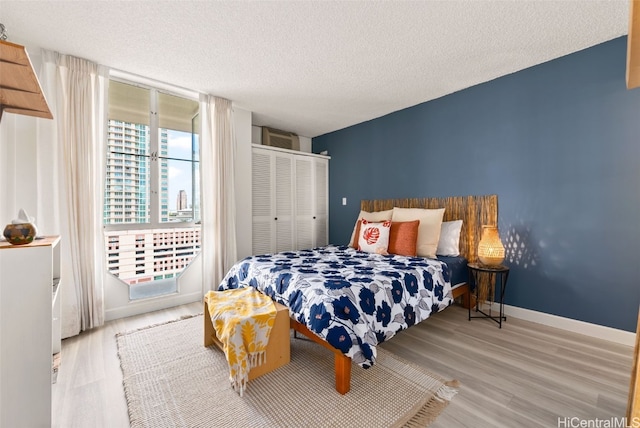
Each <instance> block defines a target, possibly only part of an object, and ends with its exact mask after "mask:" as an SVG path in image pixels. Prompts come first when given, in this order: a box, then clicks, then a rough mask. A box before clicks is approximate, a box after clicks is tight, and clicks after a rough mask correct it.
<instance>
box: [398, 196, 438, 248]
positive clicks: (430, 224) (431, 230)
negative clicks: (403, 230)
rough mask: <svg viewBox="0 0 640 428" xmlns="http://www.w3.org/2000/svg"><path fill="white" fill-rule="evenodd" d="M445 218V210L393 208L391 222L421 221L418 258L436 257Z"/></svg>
mask: <svg viewBox="0 0 640 428" xmlns="http://www.w3.org/2000/svg"><path fill="white" fill-rule="evenodd" d="M443 216H444V208H437V209H425V208H398V207H394V208H393V215H392V216H391V221H413V220H420V226H419V227H418V246H417V250H418V256H419V257H430V258H432V259H433V258H435V257H436V248H438V241H439V240H440V226H441V225H442V217H443Z"/></svg>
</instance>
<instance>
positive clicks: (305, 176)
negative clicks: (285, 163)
mask: <svg viewBox="0 0 640 428" xmlns="http://www.w3.org/2000/svg"><path fill="white" fill-rule="evenodd" d="M312 174H313V158H310V157H304V156H298V157H296V180H295V184H296V249H297V250H306V249H309V248H313V247H314V240H313V227H314V226H313V225H314V221H313V211H314V207H313V199H314V196H313V175H312Z"/></svg>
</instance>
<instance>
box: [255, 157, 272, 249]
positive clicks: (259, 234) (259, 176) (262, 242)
mask: <svg viewBox="0 0 640 428" xmlns="http://www.w3.org/2000/svg"><path fill="white" fill-rule="evenodd" d="M251 163H252V176H253V178H252V183H251V195H252V217H253V236H252V248H253V254H267V253H271V252H272V251H273V249H272V242H273V239H272V237H271V235H272V233H275V227H274V220H273V219H274V215H273V213H272V212H271V205H272V204H271V201H272V196H271V189H272V184H271V154H270V153H265V152H264V151H259V150H254V151H253V154H252V159H251Z"/></svg>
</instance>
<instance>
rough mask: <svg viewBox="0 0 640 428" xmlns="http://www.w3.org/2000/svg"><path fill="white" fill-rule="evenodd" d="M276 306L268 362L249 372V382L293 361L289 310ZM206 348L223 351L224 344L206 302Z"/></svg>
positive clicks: (268, 349) (268, 345) (268, 346)
mask: <svg viewBox="0 0 640 428" xmlns="http://www.w3.org/2000/svg"><path fill="white" fill-rule="evenodd" d="M274 304H275V305H276V311H277V312H276V322H275V324H274V325H273V327H272V328H271V334H270V335H269V343H268V344H267V351H266V352H267V361H266V362H265V363H264V364H262V365H260V366H258V367H254V368H252V369H251V371H249V380H252V379H255V378H257V377H258V376H262V375H263V374H265V373H269V372H270V371H272V370H275V369H277V368H278V367H282V366H284V365H285V364H287V363H289V361H290V359H291V348H290V345H291V343H290V340H291V339H290V335H289V309H288V308H287V307H286V306H284V305H281V304H280V303H276V302H274ZM203 318H204V346H211V345H213V344H215V345H216V346H217V347H218V348H220V349H222V343H221V342H220V341H219V340H218V338H217V337H216V331H215V329H214V328H213V323H212V322H211V317H210V316H209V305H207V302H206V301H205V302H204V317H203Z"/></svg>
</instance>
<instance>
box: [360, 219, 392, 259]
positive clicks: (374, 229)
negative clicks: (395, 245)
mask: <svg viewBox="0 0 640 428" xmlns="http://www.w3.org/2000/svg"><path fill="white" fill-rule="evenodd" d="M390 232H391V221H390V220H387V221H384V222H382V223H372V222H369V221H367V220H365V219H362V224H361V225H360V236H358V250H360V251H366V252H367V253H377V254H387V249H388V248H389V233H390Z"/></svg>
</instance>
